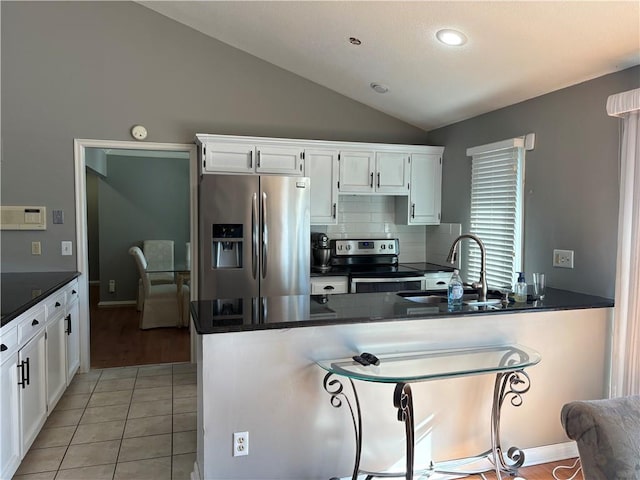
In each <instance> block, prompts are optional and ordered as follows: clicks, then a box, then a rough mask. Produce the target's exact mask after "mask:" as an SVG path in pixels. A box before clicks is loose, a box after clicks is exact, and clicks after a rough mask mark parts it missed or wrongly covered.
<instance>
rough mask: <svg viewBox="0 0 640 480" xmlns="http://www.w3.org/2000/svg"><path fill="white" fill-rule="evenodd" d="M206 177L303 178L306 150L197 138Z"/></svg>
mask: <svg viewBox="0 0 640 480" xmlns="http://www.w3.org/2000/svg"><path fill="white" fill-rule="evenodd" d="M198 140H199V141H200V142H201V151H200V154H201V155H200V156H201V161H202V171H203V173H244V174H253V173H258V174H270V175H288V176H302V173H303V170H304V166H303V160H302V152H303V150H304V149H303V148H302V147H301V146H298V145H291V144H287V143H285V142H283V143H282V144H279V145H276V144H274V142H269V143H267V142H265V143H262V144H261V143H256V142H255V141H252V140H254V139H242V137H240V139H239V140H237V141H234V140H228V141H225V140H224V139H223V138H220V136H215V138H213V139H209V138H207V136H203V137H198Z"/></svg>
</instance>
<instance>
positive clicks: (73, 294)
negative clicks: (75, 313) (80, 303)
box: [65, 279, 78, 305]
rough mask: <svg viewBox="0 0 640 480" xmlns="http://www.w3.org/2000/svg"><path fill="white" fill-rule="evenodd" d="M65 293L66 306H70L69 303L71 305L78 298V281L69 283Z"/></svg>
mask: <svg viewBox="0 0 640 480" xmlns="http://www.w3.org/2000/svg"><path fill="white" fill-rule="evenodd" d="M65 291H66V292H67V298H66V300H67V304H68V305H70V304H71V303H73V301H74V300H77V298H78V280H77V279H76V280H74V281H73V282H71V283H70V284H69V285H68V286H67V287H66V288H65Z"/></svg>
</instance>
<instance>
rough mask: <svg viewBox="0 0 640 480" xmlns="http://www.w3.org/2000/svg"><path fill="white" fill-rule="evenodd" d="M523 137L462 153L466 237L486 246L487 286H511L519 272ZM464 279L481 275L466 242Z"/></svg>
mask: <svg viewBox="0 0 640 480" xmlns="http://www.w3.org/2000/svg"><path fill="white" fill-rule="evenodd" d="M524 145H525V140H524V138H514V139H510V140H505V141H502V142H497V143H492V144H489V145H482V146H479V147H473V148H469V149H467V155H468V156H470V157H472V163H471V218H470V232H471V233H473V234H475V235H477V236H478V237H479V238H480V239H481V240H482V242H483V243H484V245H485V247H486V262H487V272H486V275H487V283H488V284H489V285H491V286H494V287H503V286H507V285H513V283H514V282H515V281H516V278H517V275H516V274H517V272H520V271H522V245H523V235H522V234H523V223H524V215H523V210H524V208H523V198H522V193H523V190H524V156H525V155H524V154H525V147H524ZM470 245H471V247H470V248H469V254H468V256H467V272H468V275H469V277H468V278H479V276H480V265H481V263H480V260H481V259H480V249H479V248H477V247H476V246H475V244H473V243H470Z"/></svg>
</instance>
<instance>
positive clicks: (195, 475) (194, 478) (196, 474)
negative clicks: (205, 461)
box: [191, 460, 202, 480]
mask: <svg viewBox="0 0 640 480" xmlns="http://www.w3.org/2000/svg"><path fill="white" fill-rule="evenodd" d="M201 478H202V477H201V476H200V469H199V468H198V461H197V460H196V461H195V462H193V472H191V480H201Z"/></svg>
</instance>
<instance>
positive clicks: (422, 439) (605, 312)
mask: <svg viewBox="0 0 640 480" xmlns="http://www.w3.org/2000/svg"><path fill="white" fill-rule="evenodd" d="M611 320H612V309H611V308H599V309H587V310H579V311H574V310H568V311H550V312H540V313H528V314H525V315H523V314H518V313H514V314H503V315H475V316H468V317H446V318H430V319H424V320H408V321H390V322H380V323H375V324H353V325H327V326H324V327H309V328H292V329H281V330H262V331H253V332H235V333H221V334H213V335H199V336H198V337H197V343H198V389H199V390H200V388H202V391H200V392H199V399H198V418H199V428H198V430H199V433H198V436H199V437H198V456H197V462H198V469H199V472H200V475H201V478H206V479H207V480H222V479H224V480H249V479H256V478H261V479H265V480H267V479H268V480H271V479H274V480H275V479H278V480H301V479H303V480H327V479H328V478H331V477H335V476H339V477H342V478H344V477H350V476H351V474H352V471H353V466H354V455H355V448H354V434H353V426H352V425H351V421H350V419H349V417H350V416H349V414H348V413H347V412H346V408H342V409H339V410H338V409H336V408H334V407H332V406H331V404H330V402H329V401H328V398H327V393H326V392H325V391H324V389H323V386H322V380H323V377H324V374H325V373H326V372H324V373H323V372H322V370H321V369H319V368H318V367H317V365H316V364H315V361H314V358H341V357H350V356H352V355H354V354H356V353H358V352H362V351H368V352H371V353H373V354H375V355H377V354H378V353H380V352H385V351H387V352H388V351H390V348H388V347H389V346H391V345H404V346H406V349H407V351H416V350H425V349H433V348H453V347H460V346H473V345H476V346H483V345H496V344H504V343H519V344H524V345H527V346H529V347H530V348H533V349H535V350H536V351H538V352H539V353H540V355H541V357H542V358H543V360H542V362H540V363H539V364H538V365H536V367H535V368H532V369H530V370H528V374H529V376H530V378H531V382H532V385H533V387H532V388H531V390H530V391H529V392H527V394H526V397H525V402H524V403H523V405H522V406H521V407H519V408H504V409H503V411H502V412H501V442H502V444H503V445H507V446H510V445H517V446H518V447H520V448H523V449H525V450H526V451H530V450H531V449H535V448H538V447H543V446H548V445H555V444H563V443H565V442H567V439H566V435H565V433H564V431H563V430H562V426H561V424H560V421H559V412H560V409H561V408H562V405H564V403H566V402H567V401H570V400H572V399H575V398H591V399H594V398H603V397H604V396H605V395H606V378H607V376H606V372H607V365H608V353H609V347H608V342H607V338H608V332H609V329H610V325H611ZM585 346H588V348H586V347H585ZM362 383H366V385H363V386H362V388H361V387H360V386H358V394H359V397H360V403H361V407H362V409H363V411H365V412H366V414H365V418H364V419H363V431H364V432H365V435H366V436H367V438H369V436H371V438H375V439H381V440H380V441H376V442H367V441H366V440H365V442H364V444H363V450H362V454H361V458H362V461H361V464H360V469H361V470H362V471H385V470H393V471H399V470H402V469H403V468H404V450H405V441H404V426H403V424H402V423H400V422H398V421H397V419H396V418H395V414H394V412H396V411H397V410H396V409H394V407H393V404H392V402H391V399H392V398H393V397H392V396H393V387H394V385H378V384H369V382H362ZM346 388H348V386H347V385H345V389H346ZM493 388H494V382H493V381H492V380H490V379H489V377H488V376H487V375H478V376H473V377H464V378H460V379H458V380H457V381H456V382H450V381H448V380H436V381H432V382H420V383H416V384H412V390H413V398H414V402H415V400H416V399H418V398H419V399H420V401H419V402H417V403H414V414H415V429H416V450H415V453H416V458H415V464H416V469H417V468H425V467H428V466H429V465H430V462H431V461H432V460H433V461H434V462H436V463H438V464H441V463H442V462H444V461H446V460H447V459H460V458H466V457H470V456H472V455H474V454H475V453H477V452H480V451H482V450H484V449H486V448H487V426H488V425H487V421H488V417H484V416H482V415H481V413H480V412H485V413H487V414H488V412H490V409H491V396H492V391H493ZM460 392H463V394H462V395H461V394H460ZM339 412H340V413H339ZM459 412H465V413H464V414H463V415H460V414H459ZM467 412H469V413H468V415H467ZM236 431H248V432H249V433H250V435H251V453H250V455H248V456H245V457H233V456H232V455H231V451H232V449H231V439H232V434H233V432H236ZM274 438H277V442H274ZM556 459H557V458H556ZM531 460H534V457H528V458H527V461H531ZM535 460H537V461H543V460H545V459H543V458H539V457H536V459H535ZM525 466H526V464H525Z"/></svg>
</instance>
